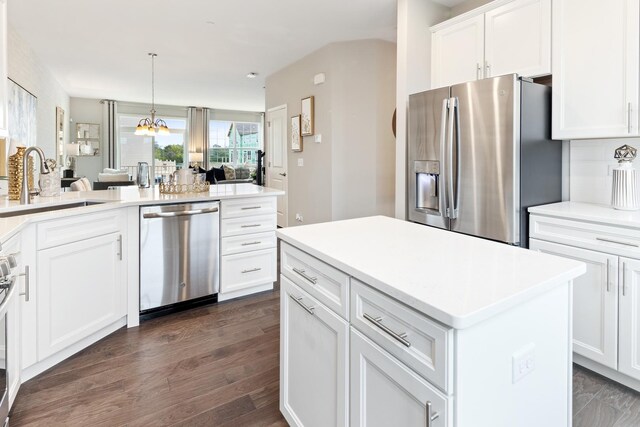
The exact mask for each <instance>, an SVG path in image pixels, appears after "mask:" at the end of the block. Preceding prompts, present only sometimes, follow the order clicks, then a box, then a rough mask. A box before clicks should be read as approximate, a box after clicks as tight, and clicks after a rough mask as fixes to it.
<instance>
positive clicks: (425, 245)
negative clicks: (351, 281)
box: [277, 216, 586, 329]
mask: <svg viewBox="0 0 640 427" xmlns="http://www.w3.org/2000/svg"><path fill="white" fill-rule="evenodd" d="M277 234H278V237H279V238H281V239H282V240H284V241H285V242H288V243H290V244H292V245H294V246H296V247H298V248H299V249H301V250H303V251H305V252H307V253H309V254H311V255H313V256H315V257H317V258H319V259H321V260H322V261H324V262H326V263H328V264H331V265H333V266H334V267H336V268H338V269H340V270H342V271H344V272H345V273H347V274H349V275H351V276H353V277H355V278H357V279H359V280H361V281H362V282H364V283H366V284H368V285H370V286H372V287H374V288H377V289H379V290H380V291H382V292H384V293H386V294H388V295H390V296H392V297H394V298H396V299H398V300H399V301H402V302H404V303H405V304H407V305H409V306H411V307H413V308H414V309H416V310H418V311H420V312H422V313H424V314H426V315H428V316H430V317H432V318H435V319H437V320H439V321H440V322H442V323H444V324H445V325H448V326H451V327H453V328H457V329H462V328H467V327H469V326H472V325H474V324H476V323H478V322H481V321H483V320H485V319H488V318H490V317H492V316H494V315H496V314H498V313H500V312H502V311H504V310H507V309H509V308H512V307H514V306H516V305H518V304H521V303H523V302H525V301H528V300H530V299H532V298H534V297H535V296H537V295H540V294H542V293H545V292H547V291H549V290H551V289H553V288H554V287H556V286H559V285H561V284H564V283H566V282H567V281H569V280H572V279H574V278H575V277H578V276H580V275H581V274H584V272H585V271H586V266H585V265H584V264H583V263H580V262H577V261H573V260H568V259H564V258H560V257H555V256H551V255H547V254H542V253H540V252H534V251H529V250H526V249H521V248H516V247H513V246H508V245H505V244H502V243H496V242H491V241H488V240H484V239H479V238H475V237H470V236H465V235H462V234H458V233H453V232H449V231H444V230H440V229H436V228H433V227H428V226H423V225H419V224H414V223H411V222H406V221H401V220H397V219H392V218H387V217H382V216H376V217H368V218H359V219H352V220H346V221H337V222H330V223H323V224H314V225H308V226H302V227H292V228H287V229H280V230H278V232H277Z"/></svg>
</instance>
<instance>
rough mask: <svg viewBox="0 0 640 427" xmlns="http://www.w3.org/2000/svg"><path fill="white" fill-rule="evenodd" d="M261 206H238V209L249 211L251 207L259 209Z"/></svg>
mask: <svg viewBox="0 0 640 427" xmlns="http://www.w3.org/2000/svg"><path fill="white" fill-rule="evenodd" d="M261 207H262V206H248V207H246V208H240V210H243V211H249V210H252V209H260V208H261Z"/></svg>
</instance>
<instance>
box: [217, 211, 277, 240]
mask: <svg viewBox="0 0 640 427" xmlns="http://www.w3.org/2000/svg"><path fill="white" fill-rule="evenodd" d="M275 229H276V216H275V214H270V215H260V216H250V217H240V218H228V219H223V220H222V229H221V233H220V234H221V235H222V237H229V236H239V235H241V234H253V233H262V232H265V231H275Z"/></svg>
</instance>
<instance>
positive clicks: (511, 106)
mask: <svg viewBox="0 0 640 427" xmlns="http://www.w3.org/2000/svg"><path fill="white" fill-rule="evenodd" d="M407 173H408V177H407V179H408V185H407V191H408V194H407V201H408V216H409V220H410V221H414V222H418V223H422V224H426V225H430V226H434V227H439V228H444V229H448V230H451V231H454V232H458V233H464V234H469V235H473V236H478V237H483V238H486V239H491V240H496V241H500V242H505V243H508V244H511V245H518V246H523V247H527V246H528V215H527V208H528V207H530V206H536V205H540V204H545V203H553V202H558V201H560V200H561V198H562V145H561V143H560V142H559V141H553V140H551V88H549V87H547V86H544V85H540V84H536V83H533V82H531V81H527V80H524V79H520V78H519V77H518V76H517V75H515V74H510V75H505V76H500V77H495V78H490V79H484V80H477V81H473V82H469V83H462V84H458V85H455V86H451V87H444V88H441V89H434V90H430V91H427V92H422V93H417V94H414V95H410V97H409V146H408V165H407Z"/></svg>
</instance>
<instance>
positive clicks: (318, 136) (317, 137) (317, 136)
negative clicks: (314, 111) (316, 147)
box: [315, 134, 322, 144]
mask: <svg viewBox="0 0 640 427" xmlns="http://www.w3.org/2000/svg"><path fill="white" fill-rule="evenodd" d="M315 141H316V142H317V143H318V144H320V143H321V142H322V135H321V134H318V135H316V136H315Z"/></svg>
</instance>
